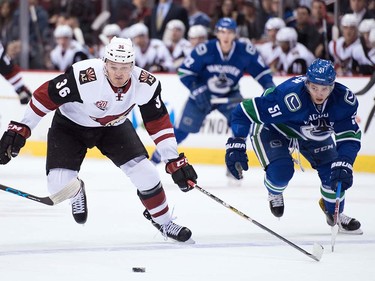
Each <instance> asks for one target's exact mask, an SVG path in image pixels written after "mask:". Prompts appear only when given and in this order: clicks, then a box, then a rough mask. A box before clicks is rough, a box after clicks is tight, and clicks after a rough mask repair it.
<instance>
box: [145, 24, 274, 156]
mask: <svg viewBox="0 0 375 281" xmlns="http://www.w3.org/2000/svg"><path fill="white" fill-rule="evenodd" d="M236 28H237V25H236V22H235V21H234V20H233V19H231V18H222V19H220V20H219V21H218V22H217V23H216V26H215V34H216V37H217V38H216V39H213V40H210V41H208V42H206V43H202V44H199V45H198V46H197V47H196V48H195V49H194V50H193V51H192V53H191V55H190V56H189V57H187V58H186V59H185V61H184V62H183V64H182V65H181V66H180V68H179V69H178V73H179V76H180V80H181V82H182V83H183V84H184V85H185V86H186V87H187V88H188V89H189V90H190V96H189V99H188V100H187V103H186V105H185V108H184V110H183V113H182V116H181V120H180V122H179V124H178V126H177V127H176V126H175V127H174V131H175V136H176V140H177V143H181V142H182V141H183V140H184V139H185V138H186V137H187V136H188V135H189V133H197V132H199V129H200V127H201V126H202V123H203V121H204V119H205V118H206V116H207V115H208V114H209V113H210V112H211V111H213V110H218V111H219V112H221V113H222V114H223V115H224V116H225V118H226V119H227V120H228V124H230V114H231V111H232V110H233V108H234V107H235V106H236V105H237V104H238V103H239V101H240V100H241V99H242V96H241V94H240V89H239V84H238V83H239V80H240V79H241V78H242V76H243V75H244V73H248V74H250V75H251V76H252V77H253V78H254V79H255V80H257V81H258V83H259V84H260V85H261V86H262V87H263V88H264V89H267V88H269V87H273V86H274V83H273V80H272V75H271V70H270V69H269V67H268V66H267V65H266V64H265V63H264V62H263V59H262V58H261V56H259V54H258V52H257V51H256V48H255V47H254V46H253V45H252V44H251V43H250V42H247V43H243V42H239V41H238V40H236ZM213 98H229V99H230V100H232V101H233V100H237V102H228V103H225V104H212V103H211V99H213ZM160 154H163V153H160V151H155V152H154V154H153V155H152V159H151V160H152V161H153V162H154V163H159V162H160V161H165V160H166V159H163V158H161V157H160Z"/></svg>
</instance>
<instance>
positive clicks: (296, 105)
mask: <svg viewBox="0 0 375 281" xmlns="http://www.w3.org/2000/svg"><path fill="white" fill-rule="evenodd" d="M284 101H285V104H286V106H287V107H288V109H289V111H291V112H294V111H297V110H298V109H300V108H301V101H300V99H299V97H298V96H297V94H296V93H290V94H288V95H286V96H285V98H284Z"/></svg>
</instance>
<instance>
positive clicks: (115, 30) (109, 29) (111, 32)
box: [102, 23, 121, 36]
mask: <svg viewBox="0 0 375 281" xmlns="http://www.w3.org/2000/svg"><path fill="white" fill-rule="evenodd" d="M120 33H121V28H120V26H118V24H115V23H112V24H107V25H106V26H104V28H103V30H102V34H104V35H105V36H120Z"/></svg>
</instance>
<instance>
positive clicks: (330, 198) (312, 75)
mask: <svg viewBox="0 0 375 281" xmlns="http://www.w3.org/2000/svg"><path fill="white" fill-rule="evenodd" d="M335 79H336V72H335V70H334V67H333V65H332V63H331V61H328V60H322V59H316V60H315V61H314V62H313V63H312V64H311V65H310V66H309V68H308V70H307V73H306V75H301V76H296V77H293V78H290V79H288V80H287V81H285V82H283V83H282V84H280V85H279V86H277V87H275V88H271V89H268V90H266V91H265V92H264V93H263V95H262V96H261V97H255V98H252V99H249V100H245V101H243V102H242V103H240V104H239V105H238V106H237V107H236V108H235V109H234V110H233V112H232V121H231V127H232V131H233V135H234V137H231V138H229V139H228V142H227V144H226V156H225V162H226V165H227V168H228V169H229V171H230V172H231V173H232V175H233V176H234V177H236V178H237V179H240V178H241V177H242V170H248V158H247V155H246V138H247V136H248V135H249V134H250V139H251V143H252V146H253V149H254V151H255V153H256V155H257V157H258V159H259V162H260V164H261V165H262V167H263V168H264V170H265V178H264V185H265V186H266V188H267V190H268V200H269V204H270V209H271V212H272V214H273V215H275V216H276V217H281V216H282V215H283V213H284V198H283V191H284V190H285V188H286V187H287V185H288V183H289V181H290V180H291V178H292V176H293V173H294V161H293V158H292V156H291V153H292V152H293V150H296V151H297V155H298V156H299V153H301V154H302V155H303V156H304V157H305V158H306V159H307V160H308V161H309V162H310V164H311V166H312V168H314V169H315V170H317V172H318V175H319V178H320V180H321V187H320V190H321V195H322V198H321V199H320V201H319V205H320V207H321V208H322V210H323V211H324V212H325V214H326V218H327V223H328V224H329V225H331V226H332V225H333V214H334V209H335V197H336V196H335V191H336V190H337V185H338V182H341V186H342V193H341V195H340V209H339V213H340V214H339V221H340V225H341V226H340V230H341V231H342V232H348V233H353V234H361V233H362V231H361V229H360V226H361V224H360V222H359V221H358V220H356V219H354V218H351V217H349V216H347V215H345V214H343V210H344V204H345V191H346V190H347V189H348V188H350V187H351V186H352V184H353V171H352V167H353V164H354V161H355V159H356V156H357V153H358V151H359V150H360V147H361V131H360V128H359V127H358V125H357V123H356V120H355V117H356V113H357V108H358V101H357V99H356V97H355V95H354V94H353V93H352V92H351V91H350V90H349V89H348V88H347V87H345V86H344V85H342V84H340V83H338V82H335ZM333 137H334V138H333ZM297 158H299V157H297Z"/></svg>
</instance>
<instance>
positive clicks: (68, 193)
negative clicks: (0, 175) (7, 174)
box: [0, 178, 81, 206]
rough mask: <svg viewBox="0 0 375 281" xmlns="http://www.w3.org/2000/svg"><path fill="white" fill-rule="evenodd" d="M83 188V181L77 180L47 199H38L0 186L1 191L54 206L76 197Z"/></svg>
mask: <svg viewBox="0 0 375 281" xmlns="http://www.w3.org/2000/svg"><path fill="white" fill-rule="evenodd" d="M80 188H81V181H80V180H79V179H77V178H75V179H73V180H72V181H70V182H69V183H68V184H67V185H66V186H65V187H64V188H63V189H62V190H60V191H59V192H57V193H55V194H52V195H50V196H47V197H38V196H35V195H32V194H29V193H26V192H23V191H21V190H18V189H15V188H12V187H9V186H6V185H2V184H0V189H1V190H4V191H6V192H9V193H13V194H15V195H18V196H21V197H23V198H26V199H30V200H33V201H35V202H39V203H42V204H45V205H49V206H53V205H56V204H59V203H61V202H62V201H65V200H66V199H69V198H71V197H73V196H74V195H76V194H77V193H78V191H79V189H80Z"/></svg>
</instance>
